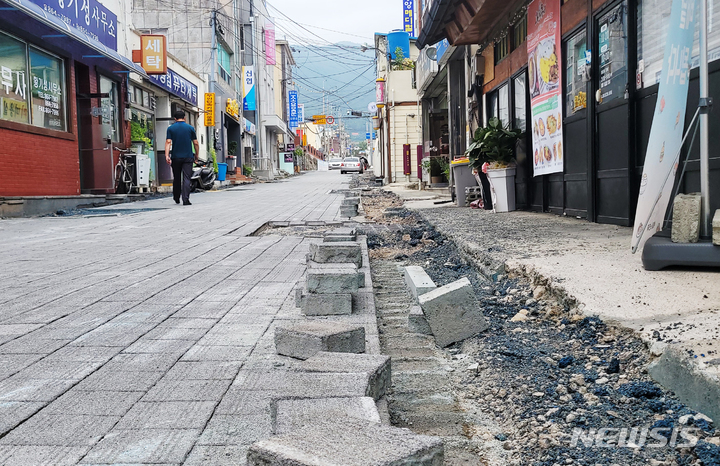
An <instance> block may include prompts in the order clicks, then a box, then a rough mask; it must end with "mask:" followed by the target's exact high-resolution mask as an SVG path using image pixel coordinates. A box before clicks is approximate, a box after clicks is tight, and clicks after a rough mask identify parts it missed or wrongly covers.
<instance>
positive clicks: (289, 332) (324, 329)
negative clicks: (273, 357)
mask: <svg viewBox="0 0 720 466" xmlns="http://www.w3.org/2000/svg"><path fill="white" fill-rule="evenodd" d="M275 351H276V352H277V353H278V354H281V355H284V356H290V357H293V358H297V359H307V358H309V357H311V356H313V355H314V354H316V353H318V352H319V351H331V352H338V353H363V352H365V327H359V326H353V325H346V324H340V323H335V322H303V323H299V324H295V325H293V326H291V327H276V328H275Z"/></svg>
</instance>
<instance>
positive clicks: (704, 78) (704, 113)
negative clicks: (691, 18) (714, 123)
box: [700, 0, 712, 236]
mask: <svg viewBox="0 0 720 466" xmlns="http://www.w3.org/2000/svg"><path fill="white" fill-rule="evenodd" d="M700 2H701V7H700V194H701V196H702V217H701V225H700V234H701V235H702V236H710V234H711V231H712V230H711V229H710V218H711V215H710V214H711V212H710V152H709V133H708V129H709V124H708V123H709V119H710V115H709V114H708V113H709V112H710V108H711V105H712V100H711V99H710V96H709V95H708V92H709V91H708V44H707V38H708V23H707V22H708V0H700Z"/></svg>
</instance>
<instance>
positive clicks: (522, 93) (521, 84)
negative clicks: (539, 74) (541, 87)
mask: <svg viewBox="0 0 720 466" xmlns="http://www.w3.org/2000/svg"><path fill="white" fill-rule="evenodd" d="M526 82H527V80H526V78H525V73H524V72H523V73H522V74H520V76H518V77H516V78H515V79H514V80H513V92H514V96H515V108H514V109H513V110H514V114H513V127H514V128H517V129H519V130H521V131H525V120H526V118H527V116H526V115H525V112H526V111H527V109H526V107H527V102H526V100H525V99H526V96H527V88H526Z"/></svg>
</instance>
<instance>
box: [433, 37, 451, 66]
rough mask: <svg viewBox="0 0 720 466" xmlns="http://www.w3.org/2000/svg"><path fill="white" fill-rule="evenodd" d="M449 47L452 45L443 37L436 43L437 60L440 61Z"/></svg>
mask: <svg viewBox="0 0 720 466" xmlns="http://www.w3.org/2000/svg"><path fill="white" fill-rule="evenodd" d="M448 47H450V42H448V40H447V39H443V40H441V41H440V42H438V43H437V44H435V50H436V51H437V53H436V57H435V60H437V61H440V59H441V58H442V56H443V55H444V54H445V52H447V49H448Z"/></svg>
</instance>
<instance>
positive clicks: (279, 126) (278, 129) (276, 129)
mask: <svg viewBox="0 0 720 466" xmlns="http://www.w3.org/2000/svg"><path fill="white" fill-rule="evenodd" d="M263 126H264V127H265V129H267V130H269V131H272V132H273V133H276V134H283V133H286V132H287V125H286V124H285V122H284V121H282V120H281V119H280V117H279V116H277V115H268V116H267V117H265V118H263Z"/></svg>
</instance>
